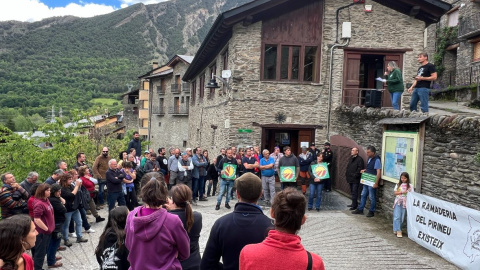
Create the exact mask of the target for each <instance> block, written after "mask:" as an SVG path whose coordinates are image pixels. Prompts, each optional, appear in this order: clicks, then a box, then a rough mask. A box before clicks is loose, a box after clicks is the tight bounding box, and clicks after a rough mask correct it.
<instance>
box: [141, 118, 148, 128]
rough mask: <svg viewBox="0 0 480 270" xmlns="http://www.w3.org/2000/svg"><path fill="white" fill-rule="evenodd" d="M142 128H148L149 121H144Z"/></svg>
mask: <svg viewBox="0 0 480 270" xmlns="http://www.w3.org/2000/svg"><path fill="white" fill-rule="evenodd" d="M142 127H143V128H148V119H142Z"/></svg>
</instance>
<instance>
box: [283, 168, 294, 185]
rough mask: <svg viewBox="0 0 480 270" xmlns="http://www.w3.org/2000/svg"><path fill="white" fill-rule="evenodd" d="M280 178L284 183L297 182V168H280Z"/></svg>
mask: <svg viewBox="0 0 480 270" xmlns="http://www.w3.org/2000/svg"><path fill="white" fill-rule="evenodd" d="M279 176H280V181H282V182H295V178H296V175H295V166H284V167H280V173H279Z"/></svg>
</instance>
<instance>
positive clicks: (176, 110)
mask: <svg viewBox="0 0 480 270" xmlns="http://www.w3.org/2000/svg"><path fill="white" fill-rule="evenodd" d="M168 114H171V115H187V116H188V107H187V106H180V107H177V106H173V107H170V108H168Z"/></svg>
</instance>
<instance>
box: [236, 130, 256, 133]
mask: <svg viewBox="0 0 480 270" xmlns="http://www.w3.org/2000/svg"><path fill="white" fill-rule="evenodd" d="M252 131H253V130H251V129H239V130H238V132H239V133H252Z"/></svg>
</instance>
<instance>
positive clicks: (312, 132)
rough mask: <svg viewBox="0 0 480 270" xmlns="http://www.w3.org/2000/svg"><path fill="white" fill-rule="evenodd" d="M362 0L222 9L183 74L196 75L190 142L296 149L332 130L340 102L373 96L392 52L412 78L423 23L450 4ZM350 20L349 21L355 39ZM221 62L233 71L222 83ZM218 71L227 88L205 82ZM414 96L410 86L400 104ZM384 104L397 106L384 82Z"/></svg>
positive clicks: (190, 78)
mask: <svg viewBox="0 0 480 270" xmlns="http://www.w3.org/2000/svg"><path fill="white" fill-rule="evenodd" d="M357 2H364V1H352V0H348V1H347V0H341V1H339V0H296V1H293V0H271V1H268V0H258V1H253V2H251V3H248V4H245V5H243V6H240V7H238V8H235V9H232V10H230V11H227V12H224V13H222V14H221V15H220V16H219V17H218V18H217V20H216V21H215V23H214V25H213V26H212V28H211V29H210V31H209V33H208V35H207V37H206V38H205V40H204V41H203V43H202V45H201V47H200V49H199V50H198V52H197V53H196V55H195V58H194V59H193V61H192V63H191V64H190V66H189V68H188V70H187V71H186V73H185V75H184V76H183V80H184V81H187V82H190V84H191V87H190V91H191V95H190V102H191V103H190V111H189V118H188V119H189V124H188V125H189V132H188V134H189V141H188V143H187V144H188V145H189V146H197V145H201V146H202V147H205V149H209V150H210V151H213V152H214V153H217V152H218V151H219V150H220V148H221V147H225V146H228V145H237V146H240V147H241V146H245V145H252V144H257V145H261V147H262V149H263V148H268V149H272V148H273V147H274V146H276V145H278V146H285V145H290V146H291V147H292V151H293V152H294V153H295V154H297V153H298V152H299V148H300V146H301V145H303V144H308V145H309V144H310V143H311V142H315V141H316V142H317V143H322V142H324V141H325V140H328V139H329V136H330V135H331V134H330V126H329V118H330V113H331V111H332V110H334V109H335V108H336V107H338V106H340V105H341V104H347V105H353V104H365V100H366V99H365V96H368V95H370V94H371V93H372V92H370V91H368V89H384V88H385V86H384V85H383V83H379V82H378V81H376V80H375V78H376V77H379V76H383V73H384V71H385V69H386V64H387V62H388V61H392V60H394V61H397V63H398V64H399V66H400V67H401V69H402V71H403V76H404V79H405V81H406V82H409V80H410V79H409V78H412V77H413V76H414V75H415V73H416V71H417V68H418V63H417V54H418V53H420V52H422V51H423V49H424V29H425V27H426V26H428V25H430V24H432V23H436V22H437V21H438V20H439V19H440V17H441V16H442V15H443V14H445V12H447V11H448V10H450V9H451V5H450V4H448V3H445V2H443V1H438V0H428V1H427V0H425V1H424V0H416V1H409V0H398V1H385V0H383V1H382V0H378V1H372V0H367V1H366V3H357ZM343 22H351V38H350V39H348V40H347V39H342V38H341V37H342V24H343ZM334 44H337V45H335V46H333V47H334V48H333V59H332V58H330V53H331V50H332V45H334ZM330 64H332V68H333V69H332V70H331V71H332V72H331V73H330ZM222 70H230V71H231V76H230V77H229V78H227V79H224V81H225V82H224V83H222V82H221V81H222V80H221V79H218V78H219V77H221V76H222ZM330 74H331V76H330ZM212 78H214V79H215V81H216V82H217V83H218V84H219V85H220V86H221V88H206V85H209V86H213V85H214V82H213V81H212V82H210V81H211V79H212ZM330 86H331V87H330ZM408 101H409V96H408V94H406V93H405V94H404V99H403V104H402V106H403V107H408ZM381 105H382V106H383V107H389V106H391V104H390V97H389V95H388V93H386V92H385V91H384V92H383V95H382V104H381Z"/></svg>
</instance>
